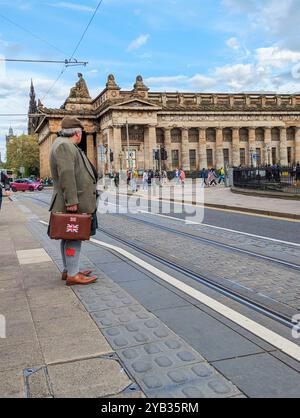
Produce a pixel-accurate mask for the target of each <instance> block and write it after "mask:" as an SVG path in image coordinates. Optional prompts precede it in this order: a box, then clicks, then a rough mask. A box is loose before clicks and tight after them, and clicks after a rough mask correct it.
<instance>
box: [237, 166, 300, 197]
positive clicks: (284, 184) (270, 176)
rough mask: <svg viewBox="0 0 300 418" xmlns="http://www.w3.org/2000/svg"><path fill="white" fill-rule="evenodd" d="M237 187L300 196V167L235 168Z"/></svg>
mask: <svg viewBox="0 0 300 418" xmlns="http://www.w3.org/2000/svg"><path fill="white" fill-rule="evenodd" d="M233 184H234V186H235V187H239V188H245V189H256V190H264V191H272V192H281V193H290V194H299V195H300V166H295V167H261V168H235V169H234V171H233Z"/></svg>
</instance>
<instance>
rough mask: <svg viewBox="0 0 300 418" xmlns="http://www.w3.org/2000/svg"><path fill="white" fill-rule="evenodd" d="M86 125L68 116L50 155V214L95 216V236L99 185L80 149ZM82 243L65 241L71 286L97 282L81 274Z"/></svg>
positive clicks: (64, 254)
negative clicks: (86, 214)
mask: <svg viewBox="0 0 300 418" xmlns="http://www.w3.org/2000/svg"><path fill="white" fill-rule="evenodd" d="M82 131H83V126H82V124H81V122H80V121H79V120H78V119H76V118H73V117H69V116H67V117H65V118H64V119H63V121H62V131H61V132H60V136H59V137H58V138H57V140H56V141H55V142H54V144H53V146H52V149H51V153H50V167H51V173H52V177H53V180H54V191H53V197H52V201H51V206H50V211H51V212H53V213H58V212H60V213H80V214H82V213H88V214H92V215H93V225H92V229H93V231H91V235H93V234H95V229H96V227H97V225H96V224H97V217H96V200H97V193H96V186H97V172H96V169H95V168H94V167H93V166H92V164H91V163H90V161H89V160H88V158H87V157H86V155H85V154H84V152H83V151H81V149H80V148H79V147H78V145H79V144H80V142H81V138H82ZM81 244H82V242H81V241H64V240H63V241H61V255H62V260H63V264H64V272H63V275H62V279H63V280H66V281H67V282H66V283H67V285H68V286H73V285H86V284H90V283H94V282H95V281H96V280H97V278H96V277H87V276H88V275H89V274H91V271H85V272H80V271H79V258H80V252H81Z"/></svg>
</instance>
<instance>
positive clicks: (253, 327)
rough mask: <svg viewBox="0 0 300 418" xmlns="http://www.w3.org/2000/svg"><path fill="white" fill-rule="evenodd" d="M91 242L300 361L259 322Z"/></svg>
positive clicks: (298, 350)
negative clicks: (133, 264) (147, 272)
mask: <svg viewBox="0 0 300 418" xmlns="http://www.w3.org/2000/svg"><path fill="white" fill-rule="evenodd" d="M90 241H91V242H92V243H94V244H96V245H99V246H101V247H104V248H107V249H109V250H112V251H114V252H117V253H119V254H120V255H122V256H124V257H126V258H127V259H129V260H130V261H132V262H134V263H135V264H137V265H138V266H140V267H142V268H143V269H145V270H147V271H149V272H150V273H152V274H154V275H155V276H157V277H159V278H160V279H162V280H163V281H165V282H166V283H169V284H170V285H172V286H174V287H176V288H177V289H179V290H181V291H182V292H183V293H185V294H187V295H189V296H192V297H193V298H194V299H196V300H197V301H199V302H200V303H203V304H204V305H206V306H208V307H209V308H211V309H212V310H214V311H215V312H218V313H220V314H221V315H222V316H224V317H226V318H228V319H229V320H231V321H232V322H234V323H236V324H237V325H239V326H241V327H242V328H244V329H246V330H247V331H250V332H251V333H252V334H254V335H256V336H258V337H259V338H261V339H262V340H264V341H266V342H268V343H269V344H271V345H273V346H274V347H276V348H278V349H279V350H281V351H282V352H284V353H285V354H287V355H289V356H290V357H292V358H294V359H296V360H298V361H300V347H299V346H298V345H297V344H295V343H292V342H291V341H289V340H288V339H286V338H284V337H281V336H280V335H278V334H276V333H275V332H273V331H271V330H269V329H268V328H266V327H264V326H262V325H260V324H258V323H257V322H255V321H253V320H251V319H249V318H247V317H246V316H244V315H241V314H240V313H238V312H236V311H235V310H233V309H231V308H228V307H227V306H225V305H223V304H222V303H220V302H217V301H216V300H214V299H212V298H211V297H209V296H206V295H205V294H204V293H202V292H200V291H198V290H196V289H194V288H192V287H191V286H188V285H186V284H184V283H182V282H181V281H179V280H178V279H176V278H175V277H173V276H170V275H169V274H167V273H165V272H163V271H161V270H159V269H158V268H156V267H154V266H152V265H151V264H149V263H147V262H146V261H144V260H142V259H140V258H138V257H136V256H134V255H133V254H131V253H129V252H128V251H126V250H124V249H123V248H120V247H117V246H115V245H111V244H107V243H106V242H103V241H98V240H95V239H91V240H90Z"/></svg>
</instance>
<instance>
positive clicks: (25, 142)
mask: <svg viewBox="0 0 300 418" xmlns="http://www.w3.org/2000/svg"><path fill="white" fill-rule="evenodd" d="M6 166H7V167H9V168H10V169H12V170H14V171H15V172H16V173H17V172H19V170H20V167H24V168H25V175H26V176H30V175H36V176H38V175H39V168H40V152H39V145H38V140H37V137H36V136H35V135H20V136H17V137H15V138H12V139H11V140H10V142H9V144H8V145H7V154H6Z"/></svg>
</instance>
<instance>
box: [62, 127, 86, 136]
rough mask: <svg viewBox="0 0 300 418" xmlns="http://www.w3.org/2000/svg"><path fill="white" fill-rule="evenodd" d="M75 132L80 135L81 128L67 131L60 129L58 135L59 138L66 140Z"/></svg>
mask: <svg viewBox="0 0 300 418" xmlns="http://www.w3.org/2000/svg"><path fill="white" fill-rule="evenodd" d="M77 132H80V133H82V129H81V128H69V129H62V130H61V131H60V133H59V135H60V136H64V137H67V138H71V137H72V136H74V135H75V134H76V133H77Z"/></svg>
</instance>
